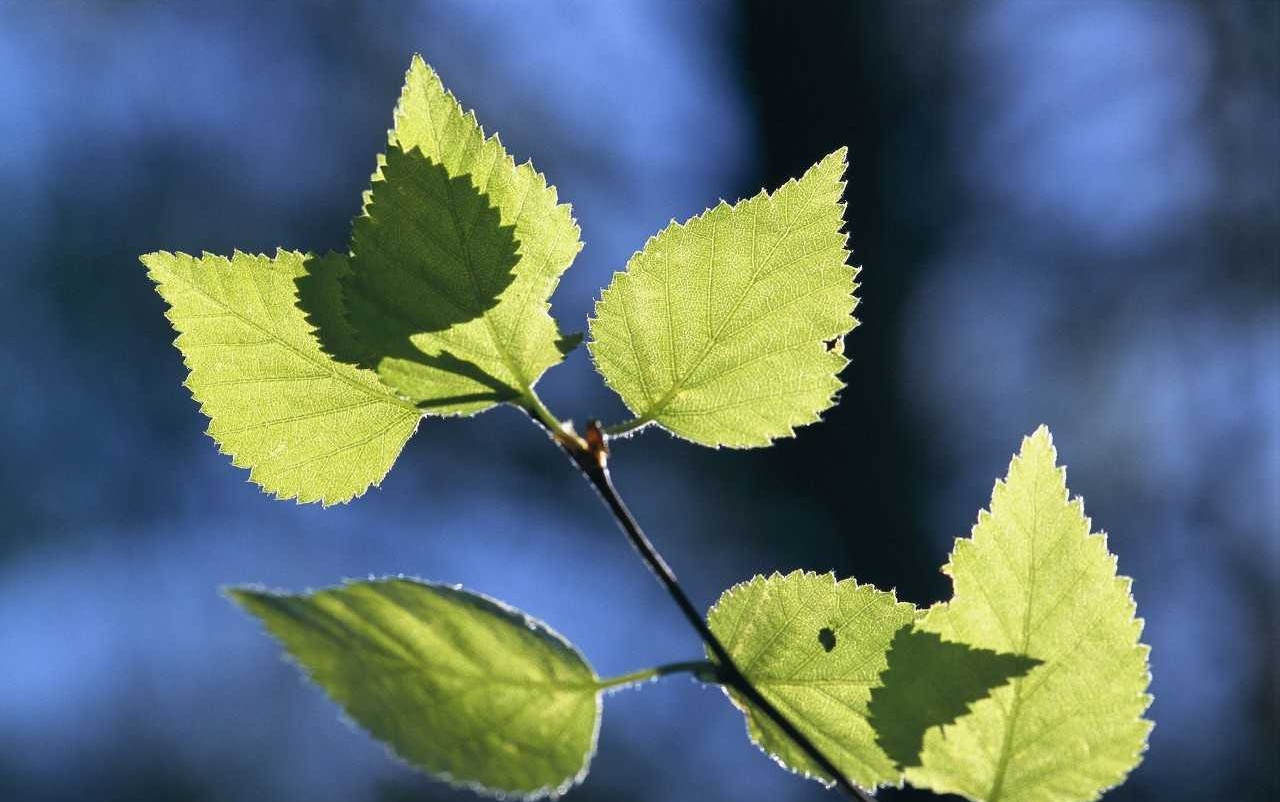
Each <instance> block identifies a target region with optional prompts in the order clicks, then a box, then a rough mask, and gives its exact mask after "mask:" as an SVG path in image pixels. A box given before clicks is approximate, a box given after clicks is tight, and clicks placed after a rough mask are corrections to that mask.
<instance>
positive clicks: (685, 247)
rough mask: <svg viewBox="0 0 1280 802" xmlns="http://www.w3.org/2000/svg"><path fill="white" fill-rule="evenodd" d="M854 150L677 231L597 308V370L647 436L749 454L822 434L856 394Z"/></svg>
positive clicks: (635, 264)
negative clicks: (654, 430)
mask: <svg viewBox="0 0 1280 802" xmlns="http://www.w3.org/2000/svg"><path fill="white" fill-rule="evenodd" d="M844 167H845V150H844V149H843V148H842V149H840V150H838V151H836V152H835V153H832V154H831V155H830V156H827V157H826V158H825V159H823V160H822V161H821V162H819V163H818V164H816V165H814V166H813V167H812V168H810V170H809V171H808V172H806V173H805V175H804V176H803V177H801V178H800V179H798V180H792V181H789V182H787V184H785V185H784V186H783V187H781V188H780V189H778V190H777V191H776V192H774V193H773V194H768V193H764V192H761V193H760V194H759V195H757V196H756V197H754V198H751V199H750V200H746V201H742V202H740V203H738V204H737V205H734V206H729V205H728V204H725V203H721V204H720V205H719V206H716V207H715V208H713V209H710V210H708V211H707V212H705V213H703V214H702V215H700V216H698V217H695V218H693V219H691V220H688V221H686V222H685V223H681V224H676V223H673V224H672V225H670V226H668V227H667V228H666V229H664V230H663V231H662V232H660V233H659V234H657V235H655V236H654V237H652V238H651V239H650V240H649V241H648V242H647V243H646V244H645V246H644V249H643V250H641V251H639V252H638V253H636V254H635V255H634V256H633V257H632V258H631V260H630V261H629V262H628V264H627V269H626V271H625V272H623V273H618V274H616V275H615V276H614V279H613V282H612V283H611V284H610V286H609V287H608V288H607V289H606V290H605V291H604V293H603V294H602V296H601V298H600V301H599V302H598V303H597V304H596V310H595V317H594V319H592V321H591V342H590V346H589V347H590V349H591V354H592V356H593V358H594V359H595V363H596V367H597V368H598V369H599V371H600V373H601V374H602V375H603V376H604V378H605V381H606V382H607V383H608V384H609V386H610V387H612V388H613V389H614V390H615V391H616V392H617V393H618V394H619V395H620V396H622V399H623V401H624V402H626V404H627V407H628V408H630V409H631V411H632V412H633V413H635V415H636V417H637V420H638V421H640V422H656V423H658V424H659V425H661V426H662V427H663V428H665V429H668V430H669V431H671V432H673V433H675V434H677V435H679V436H680V437H684V438H686V439H688V440H692V441H694V442H696V443H701V444H703V445H708V446H732V447H737V448H748V447H756V446H766V445H769V444H770V443H771V442H773V441H774V440H775V439H777V438H779V437H790V436H792V435H793V434H794V430H795V428H796V427H797V426H801V425H804V424H808V423H813V422H815V421H817V420H818V418H819V415H820V413H822V412H823V411H824V410H826V409H827V408H829V407H830V406H831V405H832V404H833V403H834V398H835V394H836V393H837V392H838V391H839V390H840V389H841V388H842V387H843V386H844V385H843V384H842V383H841V381H840V380H839V379H838V378H837V374H838V373H839V372H840V371H841V370H843V369H844V367H845V365H846V364H848V361H847V360H846V359H845V357H844V353H843V346H842V342H843V338H844V336H845V335H846V334H847V333H848V332H849V331H850V330H851V329H852V328H853V326H854V325H855V321H854V319H853V309H854V304H855V302H854V298H853V292H854V289H855V284H854V278H855V276H856V271H855V270H854V269H853V268H851V267H849V266H848V265H847V264H846V259H847V257H848V251H847V250H846V248H845V246H846V241H847V240H846V237H845V235H844V234H843V233H841V229H842V228H843V226H844V204H843V203H842V201H841V195H842V193H843V191H844V181H843V174H844Z"/></svg>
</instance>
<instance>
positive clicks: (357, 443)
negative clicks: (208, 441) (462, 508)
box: [142, 250, 421, 504]
mask: <svg viewBox="0 0 1280 802" xmlns="http://www.w3.org/2000/svg"><path fill="white" fill-rule="evenodd" d="M342 260H343V257H340V256H328V257H325V258H323V259H316V258H313V257H308V256H305V255H303V254H301V253H297V252H294V251H283V250H282V251H279V252H277V254H276V256H275V257H274V258H272V257H267V256H250V255H247V254H243V253H239V252H237V253H236V254H235V255H234V256H233V257H232V258H231V259H227V258H225V257H221V256H214V255H212V254H204V255H203V256H200V257H194V256H187V255H186V254H181V253H178V254H174V253H166V252H159V253H150V254H147V255H146V256H143V257H142V262H143V264H145V265H146V266H147V271H148V273H149V275H150V276H151V278H152V280H154V281H155V282H156V288H157V289H158V290H159V292H160V295H161V296H162V297H163V298H164V299H165V301H167V302H168V304H169V312H168V317H169V320H170V322H172V323H173V327H174V328H175V329H176V330H177V331H178V335H179V336H178V338H177V340H176V341H175V344H176V345H177V346H178V350H179V351H181V352H182V356H183V359H184V361H185V362H186V364H187V367H188V368H189V369H190V371H191V374H190V376H189V378H188V379H187V382H186V385H187V387H188V388H190V390H191V394H192V395H193V396H194V397H195V399H196V401H197V402H198V403H199V404H200V409H201V411H203V412H204V413H205V414H206V415H208V416H209V419H210V422H209V436H210V437H212V438H213V439H214V440H215V441H216V442H217V443H218V446H219V447H220V448H221V449H222V451H223V452H224V453H226V454H229V455H230V456H231V461H232V463H233V464H235V465H237V466H239V467H241V468H249V469H250V474H249V478H250V479H252V480H253V481H254V482H256V483H258V484H259V485H261V486H262V487H263V489H265V490H267V491H269V492H271V493H274V494H275V495H276V496H278V497H280V498H290V499H297V500H298V501H300V502H311V501H320V502H323V503H324V504H335V503H339V502H344V501H350V500H351V499H352V498H354V497H355V496H358V495H360V494H361V493H363V492H364V491H365V490H367V489H368V488H369V486H370V485H374V484H377V483H378V482H379V481H381V480H382V477H383V476H385V475H386V473H387V471H388V470H390V468H391V465H392V463H393V462H395V460H396V457H397V456H398V455H399V453H400V449H401V448H403V447H404V444H405V441H406V440H408V439H409V437H410V436H411V435H412V434H413V432H414V430H415V429H416V428H417V425H418V421H419V420H420V419H421V414H420V413H419V412H418V411H417V410H416V409H414V407H413V405H412V404H409V403H408V402H405V401H403V400H401V399H399V398H397V397H396V396H395V395H393V394H392V393H391V392H390V391H389V390H388V389H387V388H386V387H385V386H383V385H382V383H380V382H379V381H378V377H377V376H375V375H374V374H373V373H371V372H369V371H366V370H361V369H359V368H356V367H353V366H351V365H346V364H342V363H340V362H337V361H335V360H333V359H331V358H330V357H329V356H327V355H326V354H325V353H324V352H323V351H322V350H321V349H320V345H319V343H318V342H317V341H316V339H315V336H314V335H313V331H312V326H311V325H310V324H309V323H308V322H307V320H306V318H305V317H304V315H303V312H302V311H301V310H300V309H298V308H297V306H295V295H296V291H297V290H296V287H295V284H294V282H295V280H298V279H300V278H301V277H303V276H304V275H307V271H308V268H311V269H313V270H314V271H316V274H317V275H327V274H328V273H329V272H330V271H333V270H335V269H337V268H340V267H341V263H342ZM322 314H323V313H322Z"/></svg>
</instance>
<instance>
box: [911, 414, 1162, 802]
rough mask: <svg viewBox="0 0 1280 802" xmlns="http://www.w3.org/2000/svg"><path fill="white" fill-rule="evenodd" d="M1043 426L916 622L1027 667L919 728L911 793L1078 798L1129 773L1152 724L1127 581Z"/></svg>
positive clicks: (1018, 801)
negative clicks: (1024, 661)
mask: <svg viewBox="0 0 1280 802" xmlns="http://www.w3.org/2000/svg"><path fill="white" fill-rule="evenodd" d="M1056 458H1057V454H1056V452H1055V450H1054V447H1053V441H1052V439H1051V437H1050V435H1049V430H1048V429H1046V428H1044V427H1041V428H1040V429H1039V430H1037V431H1036V432H1035V434H1033V435H1031V436H1030V437H1028V438H1026V439H1025V440H1024V441H1023V443H1022V451H1021V453H1020V454H1019V455H1018V456H1017V457H1015V458H1014V459H1013V461H1012V463H1011V464H1010V465H1009V475H1008V477H1007V478H1006V479H1005V480H1004V481H1003V482H997V483H996V486H995V491H994V493H993V495H992V498H991V511H990V513H988V512H985V511H984V512H981V513H979V515H978V523H977V525H976V526H975V527H974V528H973V534H972V537H970V538H968V539H963V540H958V541H956V545H955V549H954V551H952V554H951V560H950V562H949V563H948V564H947V566H946V567H945V568H944V569H943V570H944V572H945V573H947V574H949V575H950V576H951V578H952V581H953V582H954V585H955V596H954V598H953V599H952V600H951V601H950V602H947V603H946V604H939V605H936V606H935V607H933V608H932V609H930V610H929V611H928V613H927V615H925V616H924V617H923V619H922V621H921V624H920V626H921V628H922V629H923V630H925V631H930V632H935V633H937V634H939V635H941V636H942V637H943V638H945V639H947V640H953V641H959V642H962V643H965V644H969V645H971V646H974V647H977V648H985V649H993V650H996V651H1001V652H1012V653H1015V654H1021V655H1027V656H1029V657H1032V658H1035V659H1036V660H1039V661H1040V663H1041V664H1040V665H1039V666H1037V667H1036V668H1034V669H1032V670H1031V671H1030V672H1029V673H1028V674H1027V675H1026V676H1025V677H1024V678H1022V679H1017V680H1014V681H1013V682H1012V683H1011V684H1010V685H1009V686H1006V687H1003V688H1000V689H998V690H996V691H995V692H994V693H993V694H992V695H991V697H990V698H987V699H984V700H983V701H980V702H977V703H976V704H974V705H973V712H971V713H969V714H968V715H965V716H962V717H961V718H960V719H959V720H958V721H956V722H955V723H954V724H950V725H946V726H942V727H939V728H934V729H932V730H930V731H929V732H927V733H926V735H925V740H924V750H923V752H922V754H921V759H922V763H923V765H921V766H919V767H916V768H908V769H907V779H908V780H909V781H910V782H911V783H912V784H913V785H917V786H921V787H927V788H931V789H933V790H935V791H940V792H951V793H958V794H962V795H964V796H967V797H969V798H970V799H975V800H984V802H1083V800H1091V799H1095V798H1097V797H1098V796H1099V795H1100V794H1101V793H1102V791H1104V790H1105V789H1107V788H1110V787H1111V786H1114V785H1116V784H1118V783H1120V782H1121V781H1122V780H1123V779H1124V778H1125V776H1126V775H1127V774H1128V773H1129V772H1130V771H1131V770H1132V769H1133V768H1134V767H1135V766H1137V765H1138V763H1139V761H1140V760H1141V757H1142V753H1143V751H1144V750H1145V748H1146V743H1147V734H1148V733H1149V732H1150V730H1151V722H1149V721H1146V720H1144V719H1143V718H1142V714H1143V712H1144V711H1145V710H1146V709H1147V706H1148V705H1149V704H1150V702H1151V697H1150V696H1148V695H1147V686H1148V684H1149V682H1150V673H1149V668H1148V664H1147V654H1148V649H1147V647H1146V646H1144V645H1142V644H1140V643H1139V642H1138V637H1139V635H1140V634H1141V632H1142V621H1141V619H1137V618H1135V607H1134V602H1133V597H1132V595H1131V594H1130V583H1131V581H1130V580H1129V579H1128V578H1127V577H1118V576H1117V575H1116V558H1115V557H1114V556H1113V555H1111V554H1110V553H1108V551H1107V541H1106V537H1105V536H1104V535H1100V534H1090V533H1089V519H1087V518H1086V517H1085V515H1084V505H1083V503H1082V502H1081V501H1080V499H1079V498H1076V499H1073V500H1069V499H1068V494H1067V484H1066V471H1065V470H1064V469H1063V468H1060V467H1058V466H1057V464H1056Z"/></svg>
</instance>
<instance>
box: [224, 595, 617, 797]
mask: <svg viewBox="0 0 1280 802" xmlns="http://www.w3.org/2000/svg"><path fill="white" fill-rule="evenodd" d="M381 582H414V583H417V584H420V585H426V586H428V587H433V588H445V589H448V590H452V591H460V592H462V593H467V594H470V595H472V596H476V597H478V598H480V599H482V600H484V601H486V602H489V603H490V604H493V605H494V606H496V607H498V608H500V609H501V611H502V612H504V613H506V614H509V615H510V616H511V617H512V618H514V619H516V620H519V621H523V623H524V625H525V626H527V627H528V628H529V629H531V630H534V631H536V632H540V633H542V634H544V635H546V636H548V637H549V638H551V639H552V640H553V641H557V642H558V643H559V644H560V645H561V646H563V647H564V648H565V649H566V650H568V651H569V652H571V653H572V654H574V655H575V656H577V657H578V659H580V660H582V663H583V665H585V666H586V667H587V670H589V671H590V672H591V674H592V676H594V677H595V678H596V679H597V680H599V679H600V677H599V675H598V674H596V671H595V668H594V667H592V665H591V663H590V661H588V660H587V658H586V656H585V655H583V654H582V652H581V651H580V650H579V649H578V647H576V646H574V645H573V643H572V642H571V641H570V640H569V639H568V638H566V637H565V636H564V635H562V634H560V632H559V631H557V630H555V629H553V628H552V627H551V626H550V625H548V624H547V623H546V622H545V621H542V620H541V619H538V618H534V617H533V616H531V615H529V614H528V613H526V612H524V611H523V610H521V609H519V608H517V607H513V606H511V605H510V604H507V603H506V602H504V601H502V600H501V599H497V598H494V597H493V596H490V595H488V594H487V593H480V592H479V591H475V590H471V589H469V588H466V587H464V586H463V585H462V584H460V583H447V582H432V581H430V580H427V579H421V578H419V577H417V576H413V575H410V574H386V575H383V576H375V575H373V574H370V575H369V576H368V577H367V578H365V579H356V578H353V577H347V578H344V579H343V580H342V581H340V582H339V583H338V584H337V585H329V586H326V587H321V588H307V589H305V590H303V591H296V592H295V591H289V590H284V589H281V588H271V587H268V586H266V585H263V584H261V583H248V584H240V585H224V586H223V587H221V588H220V589H219V592H220V593H221V594H222V595H223V596H224V597H226V598H227V599H228V600H230V601H231V602H232V603H233V604H235V605H236V607H237V608H238V609H240V610H241V611H242V612H243V613H244V614H245V615H247V616H249V617H250V618H252V619H253V620H254V622H256V624H257V626H258V627H259V629H260V630H261V631H262V632H263V633H264V634H266V635H267V636H268V637H269V638H270V639H271V640H272V641H273V642H275V643H276V644H277V645H278V646H279V647H280V659H281V660H282V661H283V662H285V663H288V664H291V665H293V666H294V667H295V668H296V669H297V670H298V672H299V673H300V674H301V675H302V678H303V679H304V680H305V682H306V684H308V685H312V686H314V687H316V688H318V689H320V691H321V692H322V693H323V694H324V696H325V698H326V699H328V700H329V702H330V703H331V704H333V705H334V706H335V707H337V708H338V711H339V713H338V718H339V719H340V720H341V721H342V722H343V723H344V724H346V725H347V726H348V727H350V728H351V729H352V730H355V731H357V732H360V733H362V734H364V736H365V737H367V738H368V739H369V740H371V741H373V742H375V743H377V744H378V745H380V746H381V747H382V749H383V751H384V753H385V754H386V755H387V757H389V758H390V759H391V761H392V762H393V763H396V764H398V765H401V766H404V767H405V768H407V769H409V770H411V771H413V772H415V773H417V774H422V775H425V776H427V777H430V778H432V779H433V780H437V781H439V782H442V783H444V784H445V785H447V786H449V787H450V788H456V789H459V790H464V791H470V792H471V793H474V794H479V795H480V796H486V797H490V798H493V799H499V800H505V799H519V800H523V802H535V801H536V800H539V799H559V798H560V797H561V796H564V795H565V794H566V793H568V792H569V791H571V790H572V789H573V788H575V787H576V786H578V785H580V784H581V783H582V781H583V780H585V779H586V778H587V775H588V774H589V773H590V772H591V763H592V761H593V760H594V759H595V756H596V752H597V751H598V748H599V741H600V722H601V719H602V717H603V713H604V696H605V695H606V690H607V689H597V690H596V691H595V693H596V714H595V723H594V725H593V727H592V732H591V744H590V746H589V747H588V749H587V753H586V759H585V760H584V761H583V764H582V768H581V769H580V770H579V771H578V773H577V774H575V775H574V776H573V777H570V778H569V779H567V780H565V781H564V782H563V783H561V784H560V785H558V786H555V787H550V786H548V787H545V788H539V789H537V790H535V791H531V792H529V793H527V794H520V793H512V792H510V791H503V790H499V789H494V788H490V787H488V786H486V785H483V784H481V783H478V782H476V781H474V780H463V779H459V778H457V777H454V776H453V775H452V774H451V773H449V772H447V771H441V772H436V771H428V770H427V769H424V768H422V767H421V766H417V765H415V764H414V763H412V762H410V761H409V760H408V759H407V758H404V757H402V756H401V755H400V754H399V753H398V752H396V751H395V748H394V747H393V746H392V745H391V744H390V743H388V742H386V741H384V740H382V739H381V738H379V737H377V736H376V735H374V734H373V733H372V732H370V731H369V730H368V729H367V728H366V727H365V726H364V725H363V724H361V723H360V722H358V721H356V720H355V719H354V718H352V717H351V715H350V714H349V713H347V709H346V707H345V706H344V705H343V704H342V702H340V701H339V700H338V699H335V698H334V697H333V695H332V694H330V693H329V689H328V688H326V687H325V686H324V683H322V682H320V681H319V680H317V679H316V678H315V677H314V676H313V675H312V673H311V669H309V668H308V667H307V666H306V665H304V664H303V663H302V662H301V661H300V660H299V659H298V658H297V657H295V656H294V655H293V653H292V652H291V651H289V647H288V646H286V645H285V643H284V642H283V641H282V640H281V639H280V638H279V637H277V636H276V634H275V633H274V632H272V631H271V629H270V627H268V626H267V624H266V622H265V621H264V620H263V619H262V618H260V617H259V616H257V615H255V614H254V613H253V612H252V611H251V610H249V609H247V608H246V607H245V606H244V604H243V603H242V602H241V601H240V600H239V598H238V597H237V596H238V594H240V593H244V594H246V595H260V596H275V597H285V598H296V597H299V596H301V597H305V598H310V597H312V596H315V595H316V594H317V593H323V592H325V591H332V590H341V589H343V588H347V587H351V586H352V585H368V584H377V583H381Z"/></svg>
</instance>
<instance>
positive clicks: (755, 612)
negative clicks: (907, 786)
mask: <svg viewBox="0 0 1280 802" xmlns="http://www.w3.org/2000/svg"><path fill="white" fill-rule="evenodd" d="M914 618H915V608H914V607H913V606H912V605H910V604H907V603H905V602H898V601H897V600H896V599H895V598H894V596H893V594H891V593H884V592H881V591H878V590H876V589H875V588H873V587H871V586H869V585H858V584H857V583H855V582H854V581H853V580H842V581H839V582H837V581H836V579H835V577H834V576H833V575H831V574H814V573H808V572H800V571H796V572H794V573H791V574H787V575H786V576H781V575H778V574H774V575H772V576H770V577H768V578H765V577H760V576H757V577H756V578H755V579H752V580H751V581H749V582H744V583H743V584H740V585H737V586H735V587H733V588H730V589H729V590H728V591H726V592H725V593H724V595H722V596H721V597H720V600H719V601H717V602H716V604H715V606H714V607H712V608H711V611H710V613H708V615H707V622H708V623H709V625H710V626H711V631H712V632H714V633H715V634H716V636H717V637H718V638H720V640H721V641H722V642H723V643H724V646H725V648H726V649H727V650H728V652H729V655H730V656H731V657H732V658H733V660H734V662H735V663H736V664H737V666H738V668H739V669H741V670H742V672H743V673H744V674H745V675H746V677H747V679H749V680H750V681H751V683H752V684H753V685H755V687H756V688H757V689H758V690H759V691H760V692H761V693H762V694H763V695H764V696H765V698H767V699H768V700H769V701H770V702H772V703H773V704H774V705H775V706H776V707H777V708H778V709H779V710H780V711H781V712H782V713H783V714H784V715H786V716H788V717H789V718H790V719H791V721H792V722H793V723H794V724H795V725H796V726H797V727H799V728H800V729H801V730H802V731H803V732H804V733H805V734H806V735H808V736H809V738H810V739H811V740H813V742H814V743H815V744H816V745H817V746H818V748H819V749H821V750H822V751H823V753H824V754H825V755H826V756H827V757H828V758H830V759H831V760H832V762H834V763H835V765H836V766H837V767H838V768H839V769H840V770H841V771H842V772H844V773H845V775H846V776H848V777H849V778H850V779H852V780H853V781H854V782H855V783H857V784H858V785H861V786H863V787H865V788H873V787H875V786H877V785H880V784H883V783H894V782H897V781H898V780H899V778H900V777H901V772H899V771H898V769H897V767H896V766H895V764H894V762H893V760H891V759H890V758H889V757H888V756H887V755H886V754H885V752H884V750H883V749H881V747H880V745H879V744H878V743H877V741H876V734H875V732H874V730H873V728H872V726H871V724H870V723H869V721H868V716H869V713H868V709H867V705H868V702H869V700H870V697H871V691H872V689H873V688H875V687H876V686H877V685H878V684H879V682H880V679H879V678H880V675H881V673H882V672H883V671H884V669H885V667H886V665H887V656H886V655H887V652H888V650H889V645H890V643H891V642H892V641H893V638H894V634H895V633H896V632H897V631H898V630H900V629H902V628H903V627H906V626H909V625H910V624H911V622H912V620H913V619H914ZM727 693H729V696H730V698H731V699H732V700H733V702H734V704H735V705H737V706H738V707H739V708H740V709H742V710H743V712H744V713H745V714H746V717H747V730H748V732H749V734H750V736H751V740H752V741H753V742H754V743H755V744H756V745H757V746H759V747H760V748H761V749H763V750H764V751H765V752H766V753H768V754H769V755H771V756H773V758H774V759H775V760H777V761H778V762H779V763H780V764H782V765H783V766H785V767H786V768H788V769H790V770H792V771H794V772H797V773H799V774H802V775H804V776H806V777H814V778H817V779H821V780H823V781H827V780H829V778H827V777H825V775H824V774H823V773H822V771H821V770H820V769H819V768H818V767H817V766H816V765H814V764H813V763H812V761H810V759H809V758H808V757H807V756H806V755H805V754H804V753H803V752H802V751H801V750H800V749H799V748H798V747H796V746H795V744H794V743H792V741H791V739H790V738H788V737H787V735H786V734H785V733H784V732H782V731H781V730H780V729H778V727H777V726H776V725H775V724H774V723H773V722H772V721H771V720H770V719H769V718H768V717H767V716H765V715H764V714H762V713H760V712H759V711H757V710H756V709H755V708H753V707H751V706H750V705H749V704H747V703H746V702H745V701H743V700H742V699H740V698H738V696H737V695H736V694H735V693H734V692H732V691H727Z"/></svg>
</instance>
